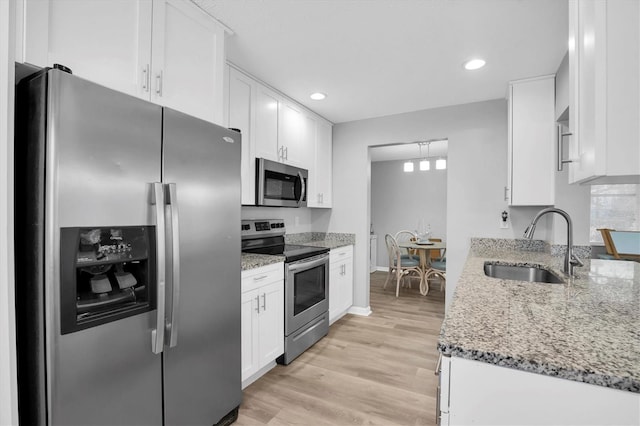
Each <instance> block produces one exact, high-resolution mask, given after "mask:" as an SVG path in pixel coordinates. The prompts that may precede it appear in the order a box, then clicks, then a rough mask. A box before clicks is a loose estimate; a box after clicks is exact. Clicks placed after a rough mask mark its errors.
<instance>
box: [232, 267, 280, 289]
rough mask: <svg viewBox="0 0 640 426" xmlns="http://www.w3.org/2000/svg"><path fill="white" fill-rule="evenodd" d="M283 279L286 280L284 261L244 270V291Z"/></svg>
mask: <svg viewBox="0 0 640 426" xmlns="http://www.w3.org/2000/svg"><path fill="white" fill-rule="evenodd" d="M282 280H284V264H283V263H282V262H278V263H273V264H271V265H266V266H262V267H260V268H255V269H249V270H246V271H242V292H243V293H244V292H247V291H251V290H254V289H256V288H258V287H262V286H263V285H266V284H270V283H273V282H276V281H282Z"/></svg>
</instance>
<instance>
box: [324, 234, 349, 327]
mask: <svg viewBox="0 0 640 426" xmlns="http://www.w3.org/2000/svg"><path fill="white" fill-rule="evenodd" d="M351 305H353V246H345V247H340V248H337V249H333V250H331V251H330V252H329V323H330V324H331V323H334V322H335V321H336V320H338V319H340V318H341V317H342V316H343V315H344V314H346V313H347V311H348V310H349V308H350V307H351Z"/></svg>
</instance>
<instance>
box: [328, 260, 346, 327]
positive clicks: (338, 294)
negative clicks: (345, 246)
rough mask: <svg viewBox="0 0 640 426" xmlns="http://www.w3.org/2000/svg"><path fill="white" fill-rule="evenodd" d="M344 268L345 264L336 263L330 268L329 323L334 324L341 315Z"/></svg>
mask: <svg viewBox="0 0 640 426" xmlns="http://www.w3.org/2000/svg"><path fill="white" fill-rule="evenodd" d="M343 267H344V263H342V262H336V263H335V264H332V265H331V267H330V268H329V322H330V323H333V322H334V321H335V320H336V319H338V314H339V313H340V306H341V305H342V303H341V300H342V299H343V296H342V288H343V286H344V283H343V278H342V277H343Z"/></svg>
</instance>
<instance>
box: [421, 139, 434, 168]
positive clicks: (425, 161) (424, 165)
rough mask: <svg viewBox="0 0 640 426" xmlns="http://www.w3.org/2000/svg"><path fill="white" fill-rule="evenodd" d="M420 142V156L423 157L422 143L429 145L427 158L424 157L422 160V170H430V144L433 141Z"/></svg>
mask: <svg viewBox="0 0 640 426" xmlns="http://www.w3.org/2000/svg"><path fill="white" fill-rule="evenodd" d="M418 144H419V145H420V157H421V158H422V144H426V145H427V156H426V157H425V158H423V159H422V160H420V170H422V171H425V170H429V168H430V166H431V165H430V163H429V145H430V144H431V142H418Z"/></svg>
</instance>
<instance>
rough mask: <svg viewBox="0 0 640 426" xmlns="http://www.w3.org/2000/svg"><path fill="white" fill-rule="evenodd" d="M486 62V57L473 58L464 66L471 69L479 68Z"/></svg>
mask: <svg viewBox="0 0 640 426" xmlns="http://www.w3.org/2000/svg"><path fill="white" fill-rule="evenodd" d="M484 64H486V62H485V61H484V59H471V60H469V61H467V62H465V63H464V68H465V69H467V70H470V71H471V70H477V69H479V68H482V67H484Z"/></svg>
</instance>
